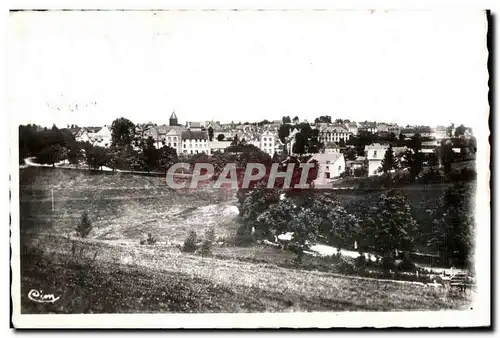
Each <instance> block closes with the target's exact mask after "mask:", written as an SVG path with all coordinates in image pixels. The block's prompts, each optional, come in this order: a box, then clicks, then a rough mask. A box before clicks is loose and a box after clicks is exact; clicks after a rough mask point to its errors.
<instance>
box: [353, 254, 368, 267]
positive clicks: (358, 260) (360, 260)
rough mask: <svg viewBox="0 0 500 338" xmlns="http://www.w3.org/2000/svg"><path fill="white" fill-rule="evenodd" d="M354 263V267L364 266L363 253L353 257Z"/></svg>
mask: <svg viewBox="0 0 500 338" xmlns="http://www.w3.org/2000/svg"><path fill="white" fill-rule="evenodd" d="M354 265H356V267H358V268H360V267H363V266H365V265H366V258H365V255H359V256H358V257H356V258H355V259H354Z"/></svg>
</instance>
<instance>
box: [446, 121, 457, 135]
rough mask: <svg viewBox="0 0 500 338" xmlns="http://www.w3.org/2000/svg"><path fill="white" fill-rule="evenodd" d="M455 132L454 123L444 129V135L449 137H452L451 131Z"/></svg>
mask: <svg viewBox="0 0 500 338" xmlns="http://www.w3.org/2000/svg"><path fill="white" fill-rule="evenodd" d="M454 130H455V123H452V124H451V125H450V126H449V127H446V134H447V135H448V136H449V137H453V131H454Z"/></svg>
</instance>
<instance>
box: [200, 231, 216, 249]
mask: <svg viewBox="0 0 500 338" xmlns="http://www.w3.org/2000/svg"><path fill="white" fill-rule="evenodd" d="M214 241H215V230H214V228H209V229H208V230H207V231H206V232H205V240H204V241H203V243H202V244H201V247H200V254H201V255H202V256H210V255H212V246H213V243H214Z"/></svg>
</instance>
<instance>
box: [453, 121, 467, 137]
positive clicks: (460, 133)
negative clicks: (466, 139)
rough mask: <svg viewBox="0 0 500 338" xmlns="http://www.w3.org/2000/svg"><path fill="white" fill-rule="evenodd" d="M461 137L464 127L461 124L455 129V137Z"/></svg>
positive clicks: (463, 133)
mask: <svg viewBox="0 0 500 338" xmlns="http://www.w3.org/2000/svg"><path fill="white" fill-rule="evenodd" d="M462 135H465V126H464V125H463V124H461V125H459V126H458V127H457V128H456V129H455V137H460V136H462Z"/></svg>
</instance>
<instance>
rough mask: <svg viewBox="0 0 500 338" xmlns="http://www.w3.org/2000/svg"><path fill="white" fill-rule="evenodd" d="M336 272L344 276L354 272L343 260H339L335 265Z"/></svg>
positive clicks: (352, 267) (350, 265) (351, 266)
mask: <svg viewBox="0 0 500 338" xmlns="http://www.w3.org/2000/svg"><path fill="white" fill-rule="evenodd" d="M337 271H339V272H340V273H345V274H352V273H354V272H355V271H356V269H355V267H354V266H353V265H352V264H351V263H349V262H348V261H346V260H345V259H340V260H339V262H338V263H337Z"/></svg>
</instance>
